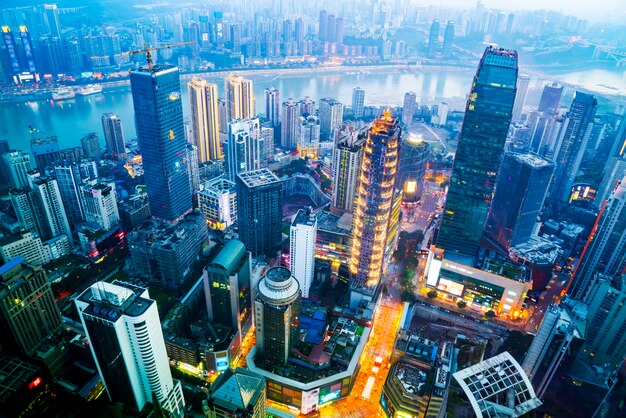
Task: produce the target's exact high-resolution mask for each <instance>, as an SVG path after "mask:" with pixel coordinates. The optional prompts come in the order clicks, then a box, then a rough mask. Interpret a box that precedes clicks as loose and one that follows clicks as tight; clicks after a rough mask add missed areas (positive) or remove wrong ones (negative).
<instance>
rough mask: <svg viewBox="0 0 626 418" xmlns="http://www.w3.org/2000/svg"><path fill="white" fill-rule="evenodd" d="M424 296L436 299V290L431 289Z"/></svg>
mask: <svg viewBox="0 0 626 418" xmlns="http://www.w3.org/2000/svg"><path fill="white" fill-rule="evenodd" d="M426 296H428V297H429V298H430V299H436V298H437V291H436V290H431V291H430V292H428V293H426Z"/></svg>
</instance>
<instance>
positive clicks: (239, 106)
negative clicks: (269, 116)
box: [224, 74, 254, 122]
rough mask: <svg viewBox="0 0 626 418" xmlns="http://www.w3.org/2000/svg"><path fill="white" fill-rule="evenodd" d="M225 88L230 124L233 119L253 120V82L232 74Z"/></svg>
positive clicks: (227, 79)
mask: <svg viewBox="0 0 626 418" xmlns="http://www.w3.org/2000/svg"><path fill="white" fill-rule="evenodd" d="M224 87H225V90H226V110H227V112H228V122H230V121H232V120H233V119H250V118H253V117H254V91H253V90H252V80H248V79H245V78H243V77H241V76H236V75H234V74H231V75H229V76H228V77H227V78H226V80H225V82H224Z"/></svg>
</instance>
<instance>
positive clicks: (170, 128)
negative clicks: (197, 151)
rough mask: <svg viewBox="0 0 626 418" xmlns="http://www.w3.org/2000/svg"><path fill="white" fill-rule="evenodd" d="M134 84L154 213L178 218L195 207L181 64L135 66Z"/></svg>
mask: <svg viewBox="0 0 626 418" xmlns="http://www.w3.org/2000/svg"><path fill="white" fill-rule="evenodd" d="M130 86H131V90H132V94H133V106H134V109H135V126H136V128H137V141H138V143H139V149H140V151H141V156H142V158H143V169H144V173H145V181H146V187H147V188H148V200H149V202H150V213H151V214H152V216H153V217H154V218H157V219H161V220H164V221H167V222H174V221H176V220H177V219H180V218H181V217H182V216H183V215H185V214H186V213H187V212H189V211H191V190H190V186H189V176H188V175H187V170H186V167H185V164H184V159H185V155H186V151H185V150H186V146H187V141H186V140H185V130H184V126H183V107H182V104H181V100H180V97H181V96H180V81H179V72H178V68H177V67H174V66H171V65H155V66H153V67H152V68H151V69H148V68H140V69H138V70H133V71H131V73H130Z"/></svg>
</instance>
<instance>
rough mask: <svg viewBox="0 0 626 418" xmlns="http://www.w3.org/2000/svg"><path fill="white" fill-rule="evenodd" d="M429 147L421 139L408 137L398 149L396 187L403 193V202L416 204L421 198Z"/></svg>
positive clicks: (428, 158) (412, 136) (413, 136)
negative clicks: (398, 159)
mask: <svg viewBox="0 0 626 418" xmlns="http://www.w3.org/2000/svg"><path fill="white" fill-rule="evenodd" d="M429 148H430V147H429V146H428V143H427V142H425V141H424V140H423V138H422V137H418V136H415V135H408V136H405V137H404V140H403V141H402V146H401V147H400V161H399V162H398V175H397V177H396V187H397V188H398V189H401V190H402V191H403V192H404V201H405V202H417V201H418V200H420V199H421V197H422V190H423V188H424V177H425V176H426V167H427V165H428V161H429V160H430V149H429Z"/></svg>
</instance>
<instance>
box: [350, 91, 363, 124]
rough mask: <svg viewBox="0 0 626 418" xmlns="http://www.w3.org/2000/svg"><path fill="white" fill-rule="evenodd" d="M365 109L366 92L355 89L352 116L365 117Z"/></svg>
mask: <svg viewBox="0 0 626 418" xmlns="http://www.w3.org/2000/svg"><path fill="white" fill-rule="evenodd" d="M364 107H365V90H363V89H362V88H361V87H355V88H354V90H352V114H353V115H354V117H355V118H357V119H358V118H362V117H363V108H364Z"/></svg>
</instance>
